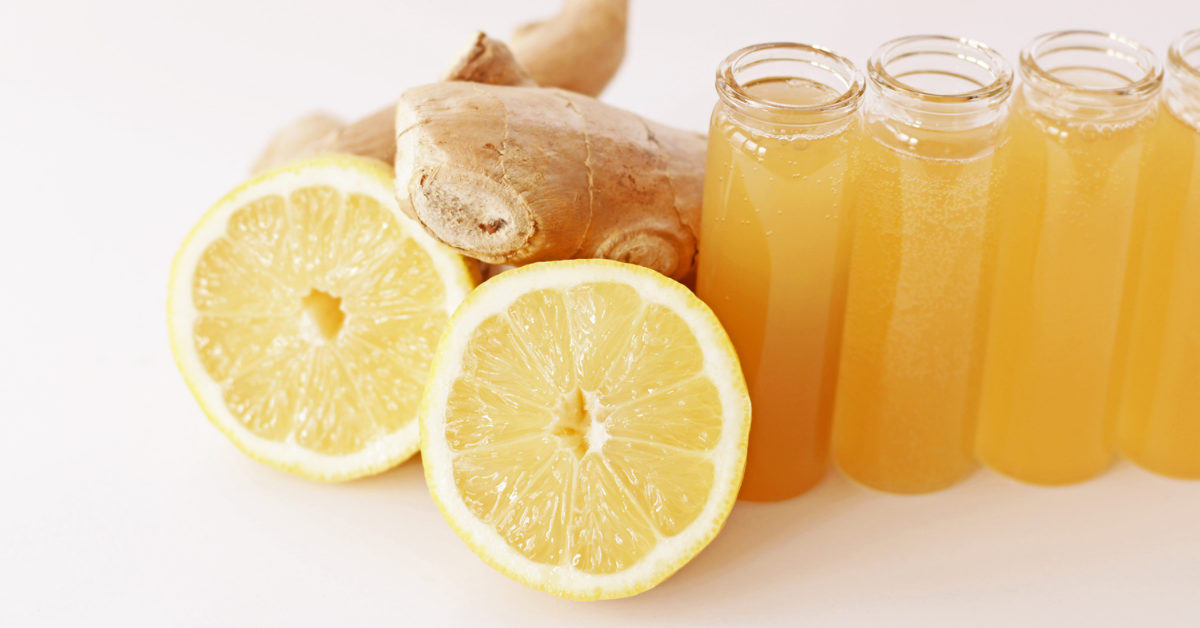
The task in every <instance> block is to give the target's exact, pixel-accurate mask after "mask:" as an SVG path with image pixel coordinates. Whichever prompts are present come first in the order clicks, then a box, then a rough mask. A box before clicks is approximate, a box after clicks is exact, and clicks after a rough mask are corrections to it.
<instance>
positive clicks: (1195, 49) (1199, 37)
mask: <svg viewBox="0 0 1200 628" xmlns="http://www.w3.org/2000/svg"><path fill="white" fill-rule="evenodd" d="M1167 63H1168V65H1169V66H1170V68H1171V69H1172V70H1173V71H1176V72H1179V73H1180V74H1183V75H1184V76H1185V77H1186V76H1189V75H1190V77H1191V78H1192V79H1193V80H1198V81H1200V29H1197V30H1194V31H1191V32H1188V33H1184V34H1183V36H1181V37H1180V38H1179V39H1176V40H1175V42H1174V43H1173V44H1171V51H1170V53H1169V54H1168V60H1167Z"/></svg>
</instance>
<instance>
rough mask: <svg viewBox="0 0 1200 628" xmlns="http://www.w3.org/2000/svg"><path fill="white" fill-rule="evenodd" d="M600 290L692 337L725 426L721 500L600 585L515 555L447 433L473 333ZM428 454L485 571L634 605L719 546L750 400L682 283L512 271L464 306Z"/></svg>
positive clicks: (449, 511) (587, 267) (719, 458)
mask: <svg viewBox="0 0 1200 628" xmlns="http://www.w3.org/2000/svg"><path fill="white" fill-rule="evenodd" d="M594 281H616V282H620V283H625V284H627V285H630V286H632V287H633V288H634V289H636V290H637V292H638V294H639V295H640V296H641V297H642V299H644V300H645V301H647V302H649V303H660V304H662V305H665V306H667V307H669V308H670V309H671V310H672V311H673V312H675V313H676V314H678V315H679V316H680V317H681V318H682V319H683V320H684V321H685V322H686V323H687V324H688V326H689V327H690V328H691V330H692V332H693V333H694V334H695V336H696V339H697V341H698V343H699V344H700V346H701V349H702V351H703V353H704V356H705V365H704V369H705V373H706V374H707V375H708V377H709V378H710V379H711V380H712V381H713V383H714V385H716V386H717V389H718V392H719V397H720V399H721V402H722V406H723V412H724V417H725V423H724V424H723V427H722V431H721V438H720V440H719V441H718V443H717V445H716V446H715V447H714V449H713V452H714V456H713V457H714V464H715V467H716V473H715V476H714V482H713V487H714V493H713V494H711V495H710V497H709V499H708V501H707V502H706V503H705V507H704V509H703V510H702V511H701V514H700V515H699V516H698V517H697V518H696V520H695V521H694V522H693V523H692V524H691V525H690V526H689V527H688V528H686V529H685V530H684V531H682V532H680V533H679V534H676V535H675V536H672V537H669V538H661V537H660V539H659V542H658V544H657V545H656V547H655V549H654V550H652V551H651V553H650V554H648V555H647V556H646V557H644V558H643V559H642V560H641V561H639V562H638V563H637V564H635V565H634V566H633V567H630V568H629V569H626V570H624V571H621V572H618V573H615V574H607V575H595V574H588V573H584V572H582V571H579V570H577V569H575V568H573V567H569V566H561V565H546V564H542V563H536V562H534V561H531V560H529V559H527V558H525V557H524V556H522V555H521V554H519V553H518V552H517V551H516V550H514V549H512V548H511V547H509V546H508V545H507V544H506V543H505V541H504V540H503V539H502V538H501V537H500V535H499V534H497V533H496V532H495V530H493V529H492V528H490V527H489V526H487V525H486V524H484V523H483V522H481V521H479V520H478V519H477V518H475V517H474V515H472V514H471V512H470V511H469V510H468V509H467V507H466V505H465V504H463V502H462V500H461V499H460V498H459V496H458V490H457V487H456V485H455V483H454V478H453V475H452V464H451V463H450V454H449V448H448V446H447V444H446V441H445V439H444V437H442V438H438V437H437V435H439V434H443V435H444V430H445V407H446V399H447V398H448V396H449V393H450V386H451V385H452V384H453V381H454V378H455V377H457V374H458V373H460V372H461V368H462V367H461V364H462V356H463V353H464V351H465V348H466V343H467V341H468V340H469V338H470V332H471V331H472V330H474V329H475V328H476V327H478V325H479V324H480V323H481V322H483V321H484V320H485V319H487V318H488V317H490V316H492V315H493V314H496V313H499V312H501V311H504V310H505V309H506V308H507V307H508V305H510V304H511V303H512V302H513V301H514V300H515V299H516V298H517V297H519V296H521V295H522V294H525V293H527V292H530V291H533V290H541V289H546V288H562V289H566V288H569V287H571V286H574V285H579V284H582V283H588V282H594ZM420 417H421V444H422V454H421V455H422V463H423V464H424V467H425V479H426V483H427V484H428V485H429V490H430V494H431V495H432V497H433V501H434V503H436V504H437V507H438V509H439V510H440V511H441V512H442V516H443V517H445V519H446V521H447V522H448V523H449V524H450V526H451V527H452V528H453V529H454V531H455V533H456V534H458V536H459V537H460V538H462V540H463V541H464V542H465V543H466V544H467V546H468V547H469V548H470V549H471V550H472V551H473V552H475V554H476V555H478V556H479V557H480V558H481V559H482V560H483V561H484V562H485V563H486V564H488V565H489V566H491V567H492V568H493V569H495V570H497V571H499V572H500V573H502V574H504V575H505V576H507V577H509V578H511V579H513V580H516V581H517V582H520V583H521V584H524V585H525V586H527V587H530V588H533V589H537V590H541V591H544V592H546V593H550V594H553V595H556V596H558V597H562V598H566V599H571V600H600V599H613V598H621V597H628V596H631V595H636V594H638V593H641V592H643V591H646V590H648V589H650V588H653V587H654V586H655V585H657V584H659V583H660V582H662V581H663V580H665V579H666V578H668V577H670V576H671V575H672V574H674V573H675V572H676V571H678V570H679V568H681V567H682V566H683V565H685V564H686V563H687V562H688V561H690V560H691V559H692V558H693V557H695V556H696V554H698V553H699V552H700V551H701V550H702V549H704V547H705V546H707V545H708V543H709V542H711V541H712V539H713V538H714V537H716V535H717V533H718V532H720V530H721V527H722V526H723V525H724V523H725V520H726V518H727V517H728V515H729V512H730V510H732V508H733V504H734V502H735V501H736V500H737V493H738V489H739V487H740V486H741V480H742V473H743V471H744V468H745V462H746V445H747V439H748V437H749V433H750V397H749V394H748V393H747V390H746V384H745V380H744V379H743V378H742V372H741V367H740V366H739V363H738V358H737V354H736V353H735V352H734V349H733V345H732V344H731V343H730V341H729V337H728V336H727V335H726V333H725V330H724V328H722V327H721V325H720V323H719V322H718V321H717V318H716V316H715V315H714V314H713V313H712V311H711V310H710V309H709V308H708V306H706V305H705V304H704V303H703V302H701V301H700V299H698V298H697V297H696V296H695V295H694V294H692V293H691V292H690V291H688V290H687V289H686V288H685V287H683V286H682V285H680V284H679V283H677V282H675V281H673V280H671V279H668V278H666V277H664V276H662V275H660V274H659V273H657V272H654V271H652V270H648V269H645V268H642V267H639V266H633V265H630V264H624V263H620V262H615V261H610V260H571V261H562V262H542V263H537V264H530V265H528V266H524V267H521V268H518V269H515V270H510V271H508V272H506V273H504V274H502V275H499V276H497V277H495V278H493V279H491V280H490V281H487V282H485V283H483V284H482V285H480V286H479V287H478V288H476V289H475V291H474V292H472V293H471V294H470V295H469V296H468V297H467V299H466V300H465V301H464V302H463V303H462V305H460V306H459V308H458V310H457V311H456V312H455V314H454V316H453V317H452V318H451V320H450V322H449V323H448V324H447V326H446V331H445V332H444V333H443V335H442V338H441V341H440V342H439V343H438V350H437V351H436V352H435V354H434V359H433V364H432V366H431V368H430V375H429V379H428V380H426V387H425V394H424V396H423V398H422V402H421V411H420Z"/></svg>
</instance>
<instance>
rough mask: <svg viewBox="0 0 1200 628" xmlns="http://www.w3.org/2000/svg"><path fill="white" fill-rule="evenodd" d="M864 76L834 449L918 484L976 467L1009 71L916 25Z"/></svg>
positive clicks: (928, 485)
mask: <svg viewBox="0 0 1200 628" xmlns="http://www.w3.org/2000/svg"><path fill="white" fill-rule="evenodd" d="M868 76H869V82H870V83H869V84H870V97H869V102H868V104H867V106H866V107H865V108H864V112H865V113H864V118H865V120H866V122H865V130H866V132H865V139H864V140H863V142H862V143H863V148H862V151H861V152H862V157H861V170H860V173H859V179H858V180H859V181H860V190H859V196H858V202H857V204H856V206H855V212H854V214H855V234H854V248H853V252H852V260H851V265H850V282H849V296H848V298H847V304H846V323H845V331H844V337H843V344H842V364H841V370H840V373H839V381H838V394H837V410H836V414H835V417H834V426H833V452H834V460H835V461H836V463H837V466H838V468H839V469H841V471H842V472H843V473H844V474H846V475H847V476H849V477H850V478H852V479H853V480H855V481H857V482H859V483H861V484H864V485H866V486H869V487H871V488H875V489H878V490H883V491H889V492H894V493H925V492H929V491H934V490H938V489H941V488H945V487H947V486H950V485H952V484H954V483H955V482H957V481H959V480H961V479H962V478H964V477H965V476H966V475H967V474H969V473H970V472H971V471H972V470H973V469H974V468H975V456H974V442H975V441H974V428H975V420H976V410H977V401H978V386H979V374H980V369H981V367H982V363H983V362H982V361H983V355H984V341H985V338H986V329H987V328H986V324H987V318H986V315H987V311H988V308H987V298H988V295H989V293H990V290H989V288H990V280H991V274H992V251H993V249H994V242H995V238H994V234H995V224H996V221H997V216H998V214H999V212H1000V211H1001V210H1002V203H1003V200H1004V197H1003V195H1002V194H1001V186H1002V181H1003V180H1004V174H1005V152H1006V150H1007V148H1006V145H1005V144H1006V138H1007V104H1006V103H1007V98H1008V95H1009V94H1010V93H1011V90H1012V70H1011V68H1010V67H1009V65H1008V64H1007V63H1006V62H1005V61H1004V59H1003V58H1001V57H1000V56H999V55H998V54H996V53H995V52H994V51H992V50H991V49H989V48H988V47H987V46H984V45H982V44H979V43H977V42H973V41H970V40H965V39H956V38H950V37H934V36H920V37H908V38H904V39H898V40H896V41H893V42H890V43H888V44H885V45H884V46H882V47H881V48H880V49H879V50H878V51H876V53H875V54H874V55H873V56H872V57H871V61H870V64H869V65H868Z"/></svg>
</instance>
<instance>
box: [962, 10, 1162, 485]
mask: <svg viewBox="0 0 1200 628" xmlns="http://www.w3.org/2000/svg"><path fill="white" fill-rule="evenodd" d="M1020 73H1021V78H1022V80H1023V83H1022V86H1021V89H1020V90H1019V93H1018V94H1017V95H1016V96H1015V97H1014V99H1013V100H1014V104H1013V169H1012V174H1011V177H1012V182H1013V188H1012V195H1013V204H1012V206H1011V211H1010V212H1008V213H1007V214H1006V216H1005V221H1004V223H1003V224H1002V226H1001V238H1000V249H999V253H998V256H997V270H996V290H995V293H994V295H993V299H992V302H993V304H994V307H993V310H992V322H991V327H990V336H989V349H988V356H987V363H986V366H985V371H984V384H983V393H982V401H981V412H980V429H979V444H978V447H979V448H978V451H979V455H980V457H981V458H982V460H983V461H984V462H985V463H986V464H987V465H988V466H990V467H991V468H993V469H995V470H996V471H999V472H1000V473H1003V474H1004V475H1007V476H1010V477H1013V478H1016V479H1018V480H1021V481H1024V482H1028V483H1032V484H1043V485H1061V484H1071V483H1075V482H1081V481H1083V480H1087V479H1089V478H1091V477H1094V476H1096V475H1099V474H1100V473H1101V472H1103V471H1104V470H1105V469H1106V468H1107V467H1108V466H1109V464H1110V463H1111V462H1112V459H1113V455H1114V442H1113V441H1114V438H1113V432H1114V429H1113V427H1114V425H1113V424H1114V422H1115V421H1114V420H1113V419H1114V417H1115V415H1116V413H1115V411H1114V410H1115V409H1114V408H1113V407H1112V404H1114V403H1115V398H1116V394H1115V393H1116V392H1117V390H1118V389H1117V388H1115V387H1116V386H1118V385H1119V384H1118V382H1116V381H1115V380H1116V379H1118V376H1119V368H1118V364H1117V362H1118V351H1117V344H1118V342H1117V341H1118V328H1119V326H1120V318H1121V310H1122V305H1121V301H1122V297H1123V295H1124V293H1125V283H1126V282H1125V277H1126V266H1127V263H1128V258H1129V251H1130V243H1131V241H1132V234H1133V230H1134V224H1135V206H1136V204H1137V190H1138V186H1139V183H1140V181H1141V177H1142V175H1143V173H1142V167H1141V163H1142V159H1143V156H1144V149H1145V147H1146V144H1147V138H1148V136H1149V134H1150V133H1151V131H1152V130H1153V128H1154V126H1155V123H1156V119H1157V117H1158V114H1157V104H1158V103H1157V96H1158V93H1159V91H1160V87H1161V83H1162V67H1161V66H1160V64H1159V62H1158V61H1157V59H1155V57H1154V54H1153V53H1151V52H1150V51H1149V50H1147V49H1146V48H1144V47H1143V46H1141V45H1140V44H1137V43H1136V42H1133V41H1130V40H1128V39H1124V38H1122V37H1119V36H1117V35H1113V34H1111V33H1101V32H1092V31H1064V32H1057V33H1050V34H1048V35H1043V36H1042V37H1039V38H1037V39H1035V40H1034V41H1033V43H1031V44H1030V45H1029V46H1028V47H1026V48H1025V49H1024V50H1023V51H1022V52H1021V61H1020Z"/></svg>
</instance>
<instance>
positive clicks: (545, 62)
mask: <svg viewBox="0 0 1200 628" xmlns="http://www.w3.org/2000/svg"><path fill="white" fill-rule="evenodd" d="M628 14H629V0H567V2H566V4H565V5H564V6H563V9H562V11H561V12H560V13H559V14H558V15H555V16H554V17H552V18H550V19H548V20H545V21H542V22H535V23H533V24H526V25H525V26H522V27H520V28H518V29H517V30H516V32H514V33H513V36H512V37H511V38H510V39H509V41H508V47H509V48H511V49H512V52H513V55H514V56H515V57H516V59H517V62H518V63H520V64H521V65H522V66H524V68H525V69H526V70H528V71H529V74H530V76H532V77H533V80H534V81H536V82H537V84H538V85H541V86H543V87H561V88H563V89H569V90H571V91H573V92H578V93H580V94H587V95H588V96H598V95H599V94H600V92H602V91H604V87H605V86H606V85H608V82H609V81H611V80H612V77H613V75H615V74H616V73H617V69H618V68H620V67H621V61H622V60H623V59H624V58H625V31H626V25H627V20H628ZM581 24H587V25H588V27H587V28H586V29H584V28H580V25H581ZM484 82H487V81H484Z"/></svg>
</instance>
